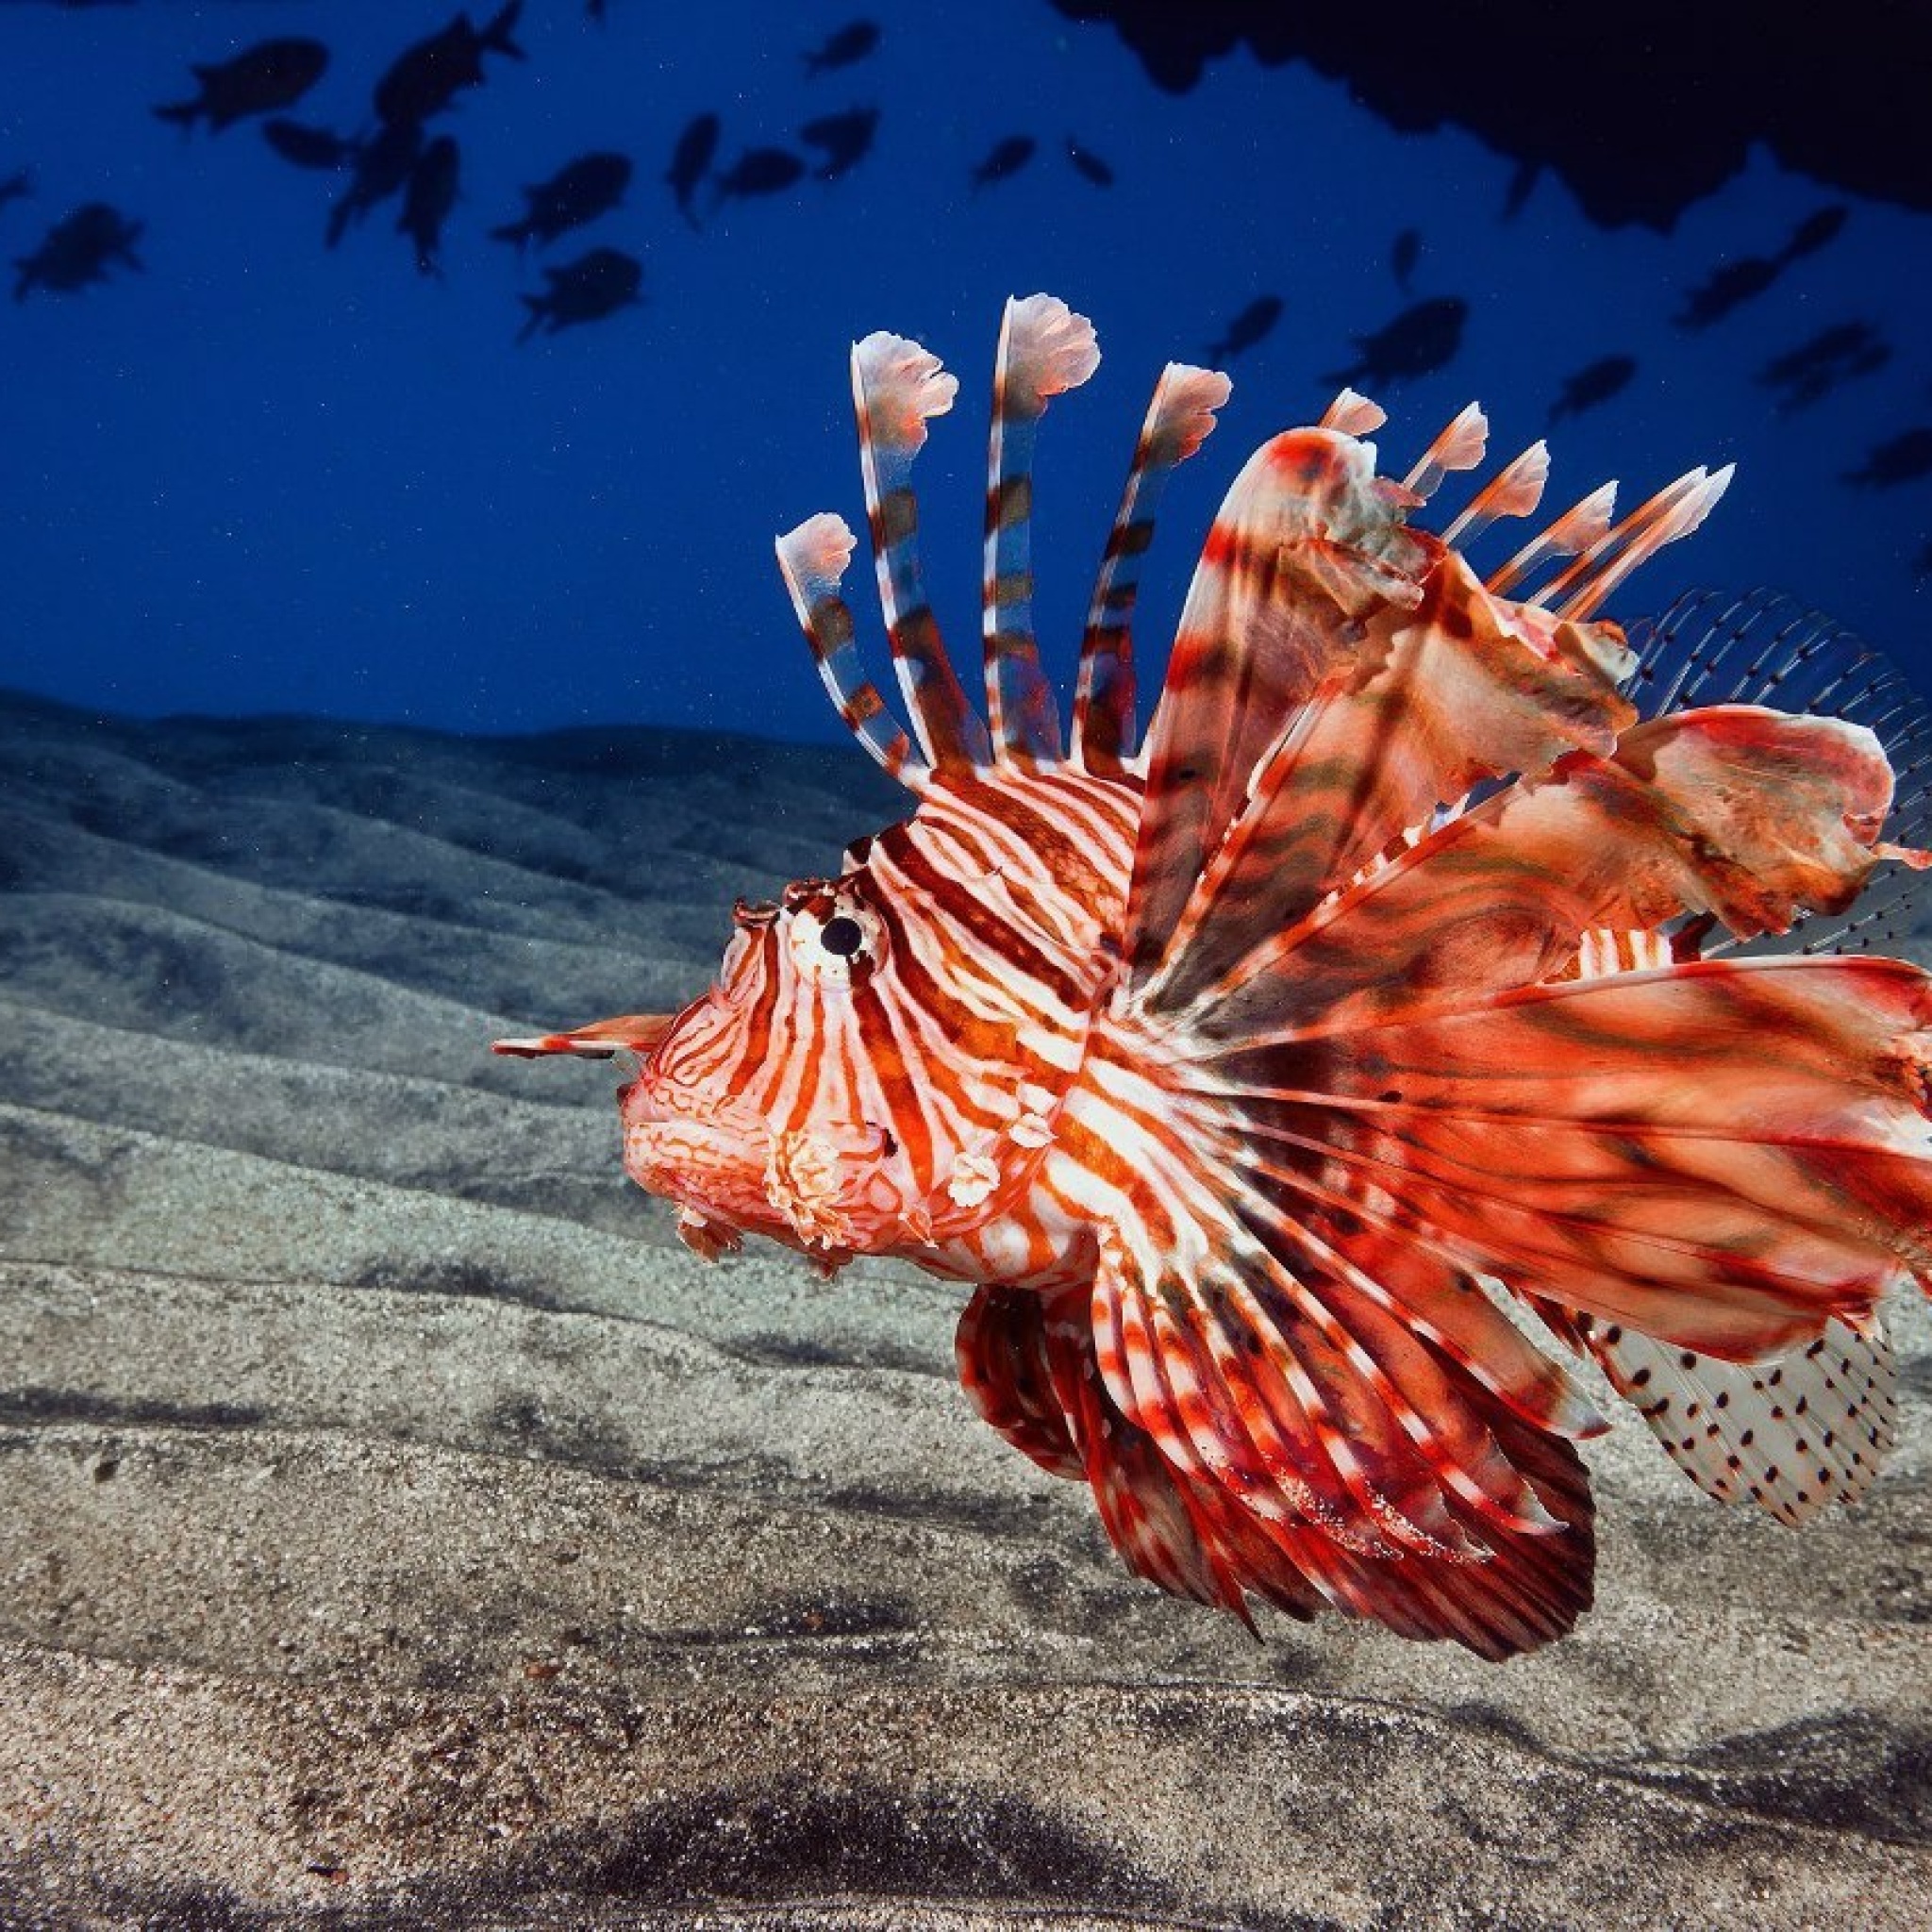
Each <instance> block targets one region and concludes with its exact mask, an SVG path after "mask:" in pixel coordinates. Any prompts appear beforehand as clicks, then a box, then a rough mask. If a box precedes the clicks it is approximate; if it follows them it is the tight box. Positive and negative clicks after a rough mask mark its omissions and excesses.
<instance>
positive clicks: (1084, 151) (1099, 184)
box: [1067, 135, 1113, 188]
mask: <svg viewBox="0 0 1932 1932" xmlns="http://www.w3.org/2000/svg"><path fill="white" fill-rule="evenodd" d="M1067 158H1068V160H1070V161H1072V162H1073V164H1074V167H1075V168H1077V169H1078V170H1079V172H1080V173H1081V174H1083V175H1086V177H1087V178H1088V180H1090V181H1091V182H1092V184H1093V185H1094V187H1096V188H1111V187H1112V186H1113V170H1112V169H1111V168H1109V167H1108V165H1107V163H1106V162H1105V161H1103V160H1102V159H1101V158H1100V157H1099V156H1098V155H1097V154H1095V153H1093V151H1092V150H1091V148H1084V147H1082V146H1081V145H1080V143H1079V142H1077V141H1075V140H1074V138H1073V136H1072V135H1069V136H1068V137H1067Z"/></svg>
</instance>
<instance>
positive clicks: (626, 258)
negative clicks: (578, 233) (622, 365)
mask: <svg viewBox="0 0 1932 1932" xmlns="http://www.w3.org/2000/svg"><path fill="white" fill-rule="evenodd" d="M543 278H544V280H545V281H547V282H548V283H549V284H550V287H549V288H548V289H547V290H546V291H544V292H543V293H542V294H541V295H525V296H524V297H523V303H524V306H525V308H527V309H528V310H529V311H530V317H529V320H528V321H527V322H525V325H524V326H523V330H522V333H521V334H519V335H518V337H517V341H520V342H526V341H529V340H530V338H531V337H532V336H533V335H535V334H536V333H537V331H538V330H539V329H543V330H545V331H547V332H548V333H549V334H551V335H556V334H557V332H558V330H559V329H566V328H574V327H575V326H577V325H579V324H582V323H587V322H601V321H603V319H604V318H605V317H606V316H607V315H614V314H616V313H617V311H618V310H619V309H620V308H631V307H633V306H634V305H635V304H637V303H638V302H640V301H641V300H642V297H641V295H640V294H639V292H638V291H639V289H640V288H641V285H642V283H643V279H644V269H643V264H642V263H641V261H639V260H638V258H636V256H634V255H626V254H625V252H624V251H623V250H622V249H621V248H593V249H591V252H590V253H589V254H588V255H580V256H579V257H578V258H576V260H575V261H573V262H568V263H566V264H565V265H564V266H563V267H562V268H546V269H545V270H544V271H543Z"/></svg>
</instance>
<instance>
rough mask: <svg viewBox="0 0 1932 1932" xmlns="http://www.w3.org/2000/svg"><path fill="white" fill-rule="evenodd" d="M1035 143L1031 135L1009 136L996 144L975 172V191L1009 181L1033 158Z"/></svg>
mask: <svg viewBox="0 0 1932 1932" xmlns="http://www.w3.org/2000/svg"><path fill="white" fill-rule="evenodd" d="M1035 144H1036V143H1035V142H1034V139H1033V137H1032V136H1031V135H1030V134H1009V135H1008V136H1007V138H1006V139H1005V140H1004V141H1001V142H995V143H994V144H993V147H992V150H991V153H989V154H988V155H987V157H986V158H985V159H984V160H983V161H981V162H980V164H979V165H978V166H977V167H976V168H974V171H973V186H974V190H975V191H977V190H979V189H981V188H990V187H991V185H992V184H993V183H994V182H995V181H1008V180H1010V179H1011V178H1012V177H1013V176H1014V175H1017V174H1018V173H1019V172H1020V170H1021V169H1022V168H1024V166H1025V165H1026V163H1027V162H1028V161H1030V160H1031V159H1032V158H1033V150H1034V146H1035Z"/></svg>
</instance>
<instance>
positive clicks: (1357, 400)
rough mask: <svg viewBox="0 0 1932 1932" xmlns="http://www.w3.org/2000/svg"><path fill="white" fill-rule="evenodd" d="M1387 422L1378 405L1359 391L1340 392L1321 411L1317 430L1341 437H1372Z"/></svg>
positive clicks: (1387, 413) (1383, 411)
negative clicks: (1325, 430) (1331, 430)
mask: <svg viewBox="0 0 1932 1932" xmlns="http://www.w3.org/2000/svg"><path fill="white" fill-rule="evenodd" d="M1388 420H1389V411H1388V410H1387V409H1385V408H1383V407H1382V406H1381V404H1380V403H1376V402H1371V401H1370V399H1369V398H1368V397H1367V396H1365V395H1363V394H1362V393H1361V391H1359V390H1353V389H1344V390H1341V391H1339V392H1338V393H1337V395H1336V398H1335V400H1334V401H1333V402H1332V403H1330V404H1329V405H1328V407H1327V408H1325V409H1324V410H1323V411H1322V418H1321V421H1320V422H1319V423H1317V424H1316V425H1315V427H1316V428H1318V429H1333V430H1335V431H1336V432H1337V433H1338V434H1339V435H1341V436H1373V435H1374V433H1375V431H1376V430H1378V429H1379V428H1381V426H1382V425H1383V424H1385V423H1386V422H1388Z"/></svg>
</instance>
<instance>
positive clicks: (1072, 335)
mask: <svg viewBox="0 0 1932 1932" xmlns="http://www.w3.org/2000/svg"><path fill="white" fill-rule="evenodd" d="M1099 366H1100V346H1099V343H1098V342H1097V341H1095V339H1094V334H1093V325H1092V324H1091V322H1089V321H1088V319H1087V318H1086V317H1085V316H1084V315H1075V314H1074V311H1073V310H1072V309H1071V308H1068V307H1067V305H1066V304H1065V303H1064V302H1062V301H1060V300H1059V298H1058V296H1055V295H1028V296H1027V297H1025V299H1024V301H1022V300H1009V301H1008V304H1007V310H1006V316H1005V319H1004V321H1003V322H1002V324H1001V325H1000V347H999V359H998V363H997V365H996V368H995V371H994V375H993V401H992V435H991V446H990V447H989V449H988V452H987V485H986V559H985V575H984V580H983V583H982V586H981V593H980V608H981V618H982V626H983V630H984V635H985V645H986V709H987V716H988V718H989V719H990V720H991V724H992V735H993V739H994V741H995V742H996V743H997V744H998V746H999V748H1000V750H1001V752H1002V753H1003V754H1005V755H1007V756H1010V757H1018V758H1027V759H1032V760H1036V761H1038V760H1051V759H1057V758H1058V757H1059V756H1060V723H1059V713H1058V708H1057V707H1056V705H1055V702H1054V694H1053V687H1052V685H1051V684H1050V683H1049V682H1048V680H1047V678H1046V675H1045V674H1044V673H1043V672H1042V671H1041V667H1040V645H1039V642H1038V641H1037V640H1036V639H1035V637H1034V635H1033V546H1032V525H1033V444H1034V437H1035V432H1036V428H1037V425H1038V424H1039V422H1040V419H1041V416H1042V415H1044V414H1045V413H1046V405H1047V401H1048V399H1049V398H1050V397H1053V396H1057V395H1059V394H1060V393H1061V392H1062V391H1066V390H1070V389H1076V388H1078V387H1079V385H1080V384H1081V383H1083V382H1085V381H1086V380H1087V378H1088V377H1089V376H1091V375H1092V374H1093V372H1094V371H1095V370H1096V369H1097V368H1099Z"/></svg>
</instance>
